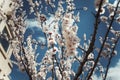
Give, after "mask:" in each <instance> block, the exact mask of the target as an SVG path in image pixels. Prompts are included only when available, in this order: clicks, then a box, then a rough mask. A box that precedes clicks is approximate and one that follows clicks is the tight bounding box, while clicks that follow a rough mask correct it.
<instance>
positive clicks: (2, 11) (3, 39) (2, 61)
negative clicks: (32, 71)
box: [0, 0, 16, 80]
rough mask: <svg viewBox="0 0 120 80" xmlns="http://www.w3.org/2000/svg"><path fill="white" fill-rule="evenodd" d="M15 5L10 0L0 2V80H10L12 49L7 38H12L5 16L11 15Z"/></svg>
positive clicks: (0, 0)
mask: <svg viewBox="0 0 120 80" xmlns="http://www.w3.org/2000/svg"><path fill="white" fill-rule="evenodd" d="M14 1H15V0H14ZM15 5H16V4H15V2H13V1H12V0H0V80H10V79H9V74H10V73H11V70H12V64H11V62H10V57H11V55H12V49H11V45H10V44H9V42H8V40H7V38H12V34H11V31H10V29H9V26H8V25H7V23H6V20H7V16H6V15H7V14H9V15H12V14H10V13H12V11H13V10H14V9H15Z"/></svg>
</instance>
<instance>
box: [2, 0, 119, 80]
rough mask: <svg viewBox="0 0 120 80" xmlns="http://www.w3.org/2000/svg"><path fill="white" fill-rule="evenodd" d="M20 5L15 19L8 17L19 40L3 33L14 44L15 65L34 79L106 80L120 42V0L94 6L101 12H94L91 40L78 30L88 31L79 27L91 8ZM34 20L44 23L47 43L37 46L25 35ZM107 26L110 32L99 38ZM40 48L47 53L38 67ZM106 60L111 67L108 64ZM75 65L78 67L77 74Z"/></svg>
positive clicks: (49, 2) (98, 0) (51, 1)
mask: <svg viewBox="0 0 120 80" xmlns="http://www.w3.org/2000/svg"><path fill="white" fill-rule="evenodd" d="M14 2H16V3H18V4H19V5H18V7H17V8H16V9H15V10H14V11H13V14H14V15H6V16H7V20H6V23H7V25H9V26H10V30H11V31H12V33H13V36H14V37H13V38H12V39H10V38H9V37H7V36H6V37H4V36H5V35H4V34H1V38H6V39H7V40H8V41H9V43H10V44H11V45H12V48H13V55H14V57H15V59H16V62H15V61H12V62H13V63H14V64H16V65H18V68H19V69H20V70H21V71H25V72H26V73H27V74H28V76H29V79H30V80H56V79H57V80H93V79H94V78H93V75H95V74H96V72H99V73H97V74H98V75H99V76H101V78H102V79H103V80H106V78H107V73H108V69H109V67H110V63H111V61H112V58H113V57H114V56H115V55H117V50H115V49H116V47H117V44H118V42H119V38H120V31H119V30H120V28H118V27H119V23H120V16H119V15H120V6H119V5H120V4H119V3H120V0H115V2H114V4H112V3H110V2H109V1H108V0H95V1H94V6H95V11H94V12H91V14H93V16H94V19H95V20H94V25H93V26H92V27H93V33H92V35H91V36H90V37H89V38H88V37H87V34H86V33H84V34H83V39H82V38H81V37H79V34H78V29H80V28H82V27H79V26H78V25H79V22H80V20H82V19H80V11H86V10H87V7H84V6H83V7H79V6H76V4H75V1H74V0H65V1H62V0H59V1H55V0H45V1H44V0H40V1H39V0H36V1H32V0H27V1H22V0H20V1H19V0H14ZM24 2H27V3H26V4H28V3H29V4H28V7H29V9H26V8H25V7H24V6H25V5H26V4H24ZM27 10H28V11H27ZM30 15H34V18H35V19H36V20H37V21H38V22H39V28H40V29H41V32H42V33H43V34H44V39H45V42H44V41H37V40H36V39H34V36H33V35H32V34H29V35H28V36H27V37H26V36H25V32H26V31H27V27H26V20H27V18H28V17H29V16H30ZM48 19H50V20H48ZM102 24H103V25H102ZM113 24H116V25H117V26H116V27H117V28H118V30H116V29H114V27H113V26H114V25H113ZM101 25H102V26H104V29H105V34H104V35H101V34H99V30H100V27H101ZM98 38H99V39H98ZM81 42H82V43H81ZM96 43H99V45H98V44H96ZM39 47H42V48H44V47H45V48H46V52H45V53H44V57H43V58H42V60H41V62H37V58H39V57H37V56H38V55H39V54H37V53H36V52H37V50H38V49H39ZM40 50H42V49H40ZM40 50H39V51H40ZM42 54H43V53H42ZM102 60H107V63H106V64H105V65H103V64H102V63H101V61H102ZM73 65H76V66H77V67H78V69H77V71H75V70H74V69H73V68H72V66H73Z"/></svg>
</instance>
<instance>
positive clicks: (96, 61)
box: [87, 0, 120, 80]
mask: <svg viewBox="0 0 120 80" xmlns="http://www.w3.org/2000/svg"><path fill="white" fill-rule="evenodd" d="M119 3H120V0H119V2H118V3H117V7H116V9H115V12H114V15H113V17H112V20H111V22H110V25H109V28H108V30H107V32H106V35H105V39H104V40H103V44H102V46H101V48H100V51H99V53H98V57H97V59H96V60H95V64H94V66H93V69H92V70H91V72H90V74H89V75H88V78H87V80H89V79H90V78H91V76H92V74H93V71H94V69H95V67H96V65H97V63H98V61H99V58H100V55H101V52H102V49H103V47H104V44H105V42H106V40H107V36H108V34H109V31H110V29H111V27H112V24H113V22H114V17H115V15H116V11H117V9H118V5H119Z"/></svg>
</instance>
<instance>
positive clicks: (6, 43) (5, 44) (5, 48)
mask: <svg viewBox="0 0 120 80" xmlns="http://www.w3.org/2000/svg"><path fill="white" fill-rule="evenodd" d="M2 33H3V34H4V33H5V34H6V35H3V37H0V43H1V44H2V46H3V48H4V50H5V51H6V52H7V50H8V47H9V42H8V41H7V40H6V39H5V37H9V34H8V31H7V28H6V27H5V28H4V30H3V32H2Z"/></svg>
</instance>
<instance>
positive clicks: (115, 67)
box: [11, 0, 120, 80]
mask: <svg viewBox="0 0 120 80" xmlns="http://www.w3.org/2000/svg"><path fill="white" fill-rule="evenodd" d="M110 2H111V3H113V2H114V0H110ZM25 4H27V3H25ZM43 4H44V3H43ZM75 5H76V7H78V8H81V7H88V10H87V11H83V10H81V11H80V23H79V24H78V26H79V30H78V36H79V37H80V38H81V39H83V34H84V33H86V34H87V38H90V36H91V34H92V32H93V26H94V22H95V21H94V20H95V18H94V16H93V14H91V12H95V10H94V0H75ZM25 8H28V6H27V5H26V7H25ZM29 18H30V19H27V20H26V21H27V23H28V25H27V27H28V30H26V34H25V36H27V35H29V34H31V33H32V34H33V36H34V38H35V39H39V37H42V39H41V38H40V40H43V41H44V35H43V33H41V29H40V28H39V27H40V25H39V24H38V22H37V21H36V20H35V19H32V18H33V16H32V17H31V16H30V17H29ZM49 18H50V17H48V20H49ZM114 26H120V25H118V24H115V23H114ZM100 27H101V28H100V29H99V31H98V33H99V34H100V35H101V36H103V35H104V34H105V27H104V24H101V26H100ZM114 28H115V29H119V30H120V27H114ZM81 43H82V42H81ZM96 45H98V46H99V43H96ZM119 48H120V41H119V45H118V47H117V51H118V55H117V56H115V57H113V60H112V62H111V68H110V72H109V73H108V76H113V80H118V79H120V76H119V75H118V74H119V72H120V69H119V67H120V55H119V53H120V50H119ZM45 50H46V49H43V50H42V52H39V51H38V52H39V53H40V55H39V61H41V59H42V57H43V56H44V53H45ZM12 59H14V58H13V57H12ZM103 64H104V62H103ZM11 80H29V79H28V76H27V75H26V73H24V72H20V71H19V69H18V67H17V66H16V65H13V71H12V73H11ZM95 80H101V79H100V78H99V77H97V75H95Z"/></svg>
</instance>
